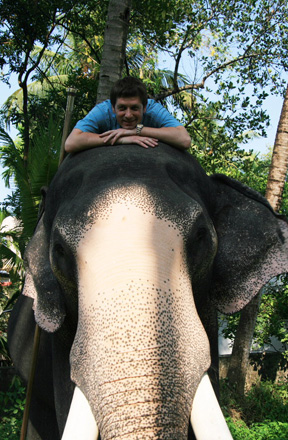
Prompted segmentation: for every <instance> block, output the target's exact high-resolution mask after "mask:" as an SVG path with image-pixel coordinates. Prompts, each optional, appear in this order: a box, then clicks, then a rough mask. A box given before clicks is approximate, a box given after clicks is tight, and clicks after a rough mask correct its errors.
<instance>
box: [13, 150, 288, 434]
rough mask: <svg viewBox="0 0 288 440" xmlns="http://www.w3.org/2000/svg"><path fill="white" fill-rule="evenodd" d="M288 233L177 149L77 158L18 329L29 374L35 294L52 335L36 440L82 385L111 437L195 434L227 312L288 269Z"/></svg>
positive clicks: (49, 206) (65, 178) (56, 428)
mask: <svg viewBox="0 0 288 440" xmlns="http://www.w3.org/2000/svg"><path fill="white" fill-rule="evenodd" d="M287 229H288V228H287V224H286V223H285V221H283V220H282V219H280V218H278V217H277V216H276V215H275V213H273V211H272V210H271V208H270V207H269V205H268V203H267V201H265V199H263V198H262V197H261V196H260V195H259V194H257V193H255V192H254V191H252V190H250V189H249V188H246V187H243V185H241V184H239V183H238V182H235V181H233V180H231V179H228V178H226V177H225V176H214V177H207V176H206V174H205V173H204V171H203V170H202V169H201V168H200V166H199V165H198V164H197V162H196V161H195V160H194V159H193V157H192V156H191V155H189V154H188V153H186V152H183V151H178V150H176V149H175V148H171V147H169V146H167V145H164V144H163V145H159V147H157V148H155V149H149V150H144V149H142V148H137V146H122V147H121V151H120V150H119V149H118V147H103V148H98V149H92V150H87V151H84V152H81V153H79V154H75V155H74V156H73V155H72V156H68V157H67V158H66V159H65V161H64V163H63V164H62V166H61V168H60V170H59V172H58V173H57V175H56V177H55V179H54V181H53V183H52V185H51V187H50V189H49V191H48V194H47V197H46V206H45V214H44V216H43V218H42V219H41V220H40V222H39V224H38V228H37V230H36V233H35V235H34V238H33V239H32V241H31V242H30V244H29V246H28V249H27V260H28V268H27V278H26V283H25V288H24V295H26V296H22V297H21V298H20V300H19V302H18V304H17V306H16V308H15V310H14V311H13V313H12V316H11V320H10V325H9V344H10V351H11V355H12V357H13V359H14V362H15V364H16V366H17V368H18V370H19V371H20V373H21V375H22V376H23V377H24V378H25V379H27V376H28V371H29V359H30V356H31V345H32V340H33V320H34V312H33V311H32V309H31V305H32V299H31V298H33V301H34V309H35V318H36V320H37V322H38V323H39V325H40V326H42V328H43V329H44V331H43V332H42V336H41V344H40V355H39V360H38V368H37V374H36V379H35V392H34V395H33V399H32V407H31V414H30V418H31V421H32V423H31V424H30V426H29V435H28V439H29V440H36V439H37V440H39V439H42V440H51V438H53V439H55V440H57V439H60V438H61V435H62V432H63V430H64V426H65V421H66V418H67V414H68V411H69V406H70V401H71V398H72V393H73V388H74V385H75V384H77V385H78V386H79V387H80V389H81V390H82V391H83V393H84V394H85V396H86V398H87V399H88V401H89V403H90V406H91V408H92V411H93V414H94V416H95V419H96V421H97V424H98V426H99V429H100V434H101V439H102V440H107V439H112V438H117V439H120V438H121V439H122V440H124V439H125V440H128V439H129V440H131V439H133V440H136V439H138V438H139V439H143V438H145V439H163V440H164V439H170V440H171V439H177V440H182V439H183V440H184V439H185V440H186V439H187V438H189V439H192V438H194V437H193V434H192V433H191V432H190V431H189V434H188V424H189V414H190V411H191V407H192V402H193V397H194V394H195V391H196V389H197V386H198V384H199V381H200V379H201V377H202V375H203V374H204V372H206V371H207V370H208V372H209V374H210V377H211V379H212V382H213V383H214V385H216V384H217V360H218V349H217V339H218V335H217V315H216V309H218V310H220V311H222V312H228V313H233V312H235V311H237V310H240V309H241V308H242V307H244V306H245V305H246V304H247V303H248V302H249V300H250V299H251V298H252V296H253V295H255V294H257V292H258V290H259V288H260V287H261V286H262V285H263V284H265V283H266V282H267V281H268V280H269V279H270V278H272V277H273V276H275V275H277V274H278V273H282V272H285V271H287V270H288V262H287V260H288V258H287V255H288V249H287V241H288V237H287V236H288V233H287ZM28 297H30V298H28ZM23 316H25V320H23V319H22V317H23ZM23 347H25V349H24V350H23ZM211 363H212V365H211V367H210V364H211ZM209 367H210V368H209ZM43 382H44V383H45V386H43Z"/></svg>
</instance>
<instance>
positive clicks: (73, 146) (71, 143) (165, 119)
mask: <svg viewBox="0 0 288 440" xmlns="http://www.w3.org/2000/svg"><path fill="white" fill-rule="evenodd" d="M158 141H160V142H165V143H167V144H169V145H171V146H173V147H176V148H180V149H187V148H189V147H190V144H191V139H190V136H189V134H188V132H187V131H186V129H185V128H184V127H183V126H182V125H181V124H180V122H179V121H177V119H175V118H174V117H173V116H172V115H171V114H170V113H169V112H168V111H167V110H166V109H165V108H164V107H163V106H162V105H161V104H159V103H157V102H156V101H154V100H153V99H148V97H147V90H146V87H145V85H144V84H143V82H142V81H141V80H139V79H137V78H133V77H129V76H128V77H125V78H123V79H120V80H119V81H117V82H116V83H115V84H114V86H113V87H112V90H111V94H110V100H109V99H108V100H106V101H104V102H102V103H100V104H97V105H96V106H95V107H94V108H93V109H92V110H91V111H90V112H89V113H88V115H87V116H86V117H85V118H84V119H82V120H80V121H78V123H77V124H76V126H75V127H74V129H73V130H72V132H71V134H70V135H69V137H68V138H67V140H66V143H65V150H66V152H67V153H74V152H77V151H81V150H86V149H89V148H94V147H100V146H103V145H116V144H117V145H118V144H119V145H120V144H137V145H140V146H141V147H144V148H149V147H152V148H153V147H156V146H157V145H158Z"/></svg>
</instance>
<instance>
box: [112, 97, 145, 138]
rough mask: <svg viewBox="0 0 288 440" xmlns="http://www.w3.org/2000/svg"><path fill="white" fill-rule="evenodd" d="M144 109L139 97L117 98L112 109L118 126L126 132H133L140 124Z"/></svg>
mask: <svg viewBox="0 0 288 440" xmlns="http://www.w3.org/2000/svg"><path fill="white" fill-rule="evenodd" d="M145 110H146V107H144V106H143V104H142V102H141V100H140V98H139V96H135V97H134V98H118V99H117V101H116V104H115V107H113V111H114V113H115V114H116V119H117V122H118V124H119V125H120V126H121V127H122V128H125V129H126V130H133V129H134V128H135V127H136V125H137V124H140V123H141V121H142V118H143V113H144V112H145Z"/></svg>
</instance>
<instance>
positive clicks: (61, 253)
mask: <svg viewBox="0 0 288 440" xmlns="http://www.w3.org/2000/svg"><path fill="white" fill-rule="evenodd" d="M54 252H55V253H56V254H57V255H59V256H61V257H62V256H64V255H65V250H64V248H63V246H62V245H61V244H60V243H56V244H55V245H54Z"/></svg>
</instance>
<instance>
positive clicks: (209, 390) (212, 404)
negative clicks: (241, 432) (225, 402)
mask: <svg viewBox="0 0 288 440" xmlns="http://www.w3.org/2000/svg"><path fill="white" fill-rule="evenodd" d="M191 424H192V427H193V431H194V434H195V436H196V439H197V440H211V439H212V438H213V440H233V437H232V435H231V433H230V431H229V428H228V426H227V424H226V420H225V418H224V416H223V413H222V410H221V408H220V406H219V403H218V400H217V398H216V395H215V393H214V390H213V387H212V384H211V382H210V379H209V377H208V374H207V373H205V374H204V376H203V377H202V379H201V382H200V384H199V386H198V388H197V390H196V394H195V397H194V400H193V405H192V411H191Z"/></svg>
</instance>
